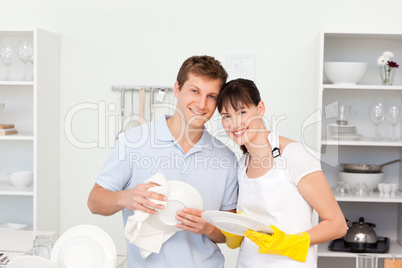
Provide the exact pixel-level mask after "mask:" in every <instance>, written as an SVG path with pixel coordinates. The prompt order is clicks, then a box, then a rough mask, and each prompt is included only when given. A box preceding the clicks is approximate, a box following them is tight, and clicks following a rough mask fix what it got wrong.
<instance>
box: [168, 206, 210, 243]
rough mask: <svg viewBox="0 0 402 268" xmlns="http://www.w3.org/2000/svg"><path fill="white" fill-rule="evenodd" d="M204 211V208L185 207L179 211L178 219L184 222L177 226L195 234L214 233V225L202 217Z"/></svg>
mask: <svg viewBox="0 0 402 268" xmlns="http://www.w3.org/2000/svg"><path fill="white" fill-rule="evenodd" d="M202 212H204V210H199V209H194V208H184V209H183V210H179V211H177V216H176V219H177V220H178V221H179V222H181V223H182V224H180V223H178V224H176V226H177V227H179V228H181V229H183V230H187V231H190V232H193V233H195V234H205V235H207V236H208V234H211V233H212V231H213V229H214V226H213V225H211V224H209V223H208V222H207V221H205V220H204V219H203V218H201V213H202Z"/></svg>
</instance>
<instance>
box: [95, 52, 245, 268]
mask: <svg viewBox="0 0 402 268" xmlns="http://www.w3.org/2000/svg"><path fill="white" fill-rule="evenodd" d="M226 79H227V73H226V71H225V70H224V68H223V67H222V66H221V64H220V62H219V61H217V60H215V59H214V58H213V57H210V56H193V57H190V58H188V59H187V60H186V61H185V62H184V63H183V65H182V66H181V68H180V70H179V73H178V75H177V81H176V82H175V85H174V95H175V97H176V98H177V104H176V110H175V113H174V115H173V116H171V117H169V116H166V117H163V118H162V119H160V120H158V121H156V122H151V123H148V124H143V125H141V126H139V127H136V128H133V129H130V130H128V131H127V132H126V133H125V134H123V135H122V136H121V137H120V138H119V140H118V142H117V144H116V148H115V149H114V151H113V153H112V155H111V156H110V158H109V159H108V160H107V162H106V163H105V165H104V167H103V170H102V172H101V174H100V175H99V176H98V178H97V180H96V183H95V185H94V187H93V189H92V191H91V193H90V195H89V199H88V207H89V208H90V210H91V212H92V213H95V214H101V215H112V214H114V213H116V212H118V211H120V210H122V211H123V220H124V225H126V223H127V218H128V217H129V216H131V215H133V210H142V211H144V212H147V213H151V214H157V211H156V209H163V206H162V205H160V204H155V203H154V202H152V201H151V200H150V199H156V200H161V201H165V200H166V197H165V196H163V195H159V194H156V193H153V192H151V191H148V189H149V188H151V187H154V186H157V185H156V184H154V183H143V182H144V181H145V180H147V179H149V178H150V177H151V176H152V175H153V174H155V173H157V172H161V173H163V174H164V176H165V177H166V179H167V180H180V181H183V182H186V183H189V184H190V185H192V186H193V187H195V188H196V189H197V190H198V191H199V193H200V194H201V196H202V199H203V203H204V210H223V211H231V212H234V211H235V209H236V203H237V189H238V185H237V173H236V172H237V171H236V157H235V155H234V154H233V153H232V152H231V151H230V150H229V149H228V148H226V146H224V145H223V144H222V143H220V142H219V141H218V140H216V139H215V138H214V137H212V136H211V135H210V134H209V133H208V132H207V131H206V130H205V128H204V124H205V122H207V121H208V120H209V119H210V118H211V117H212V115H213V114H214V111H215V109H216V99H217V96H218V94H219V91H220V89H221V87H222V86H223V84H225V82H226ZM166 160H168V163H167V164H166ZM145 162H146V163H147V165H146V167H145V164H144V163H145ZM162 162H163V163H164V164H161V163H162ZM141 163H142V164H141ZM149 163H159V164H155V165H153V166H150V165H149ZM202 212H203V210H197V209H193V208H185V209H183V211H178V212H177V217H176V218H177V219H178V221H180V222H181V223H182V224H177V226H178V227H179V228H181V229H183V231H179V232H176V233H175V234H174V235H173V236H172V237H171V238H170V239H168V240H167V241H166V242H165V243H164V244H163V246H162V248H161V251H160V253H159V254H155V253H154V254H151V255H150V256H148V257H147V258H146V259H143V258H141V256H140V252H139V249H138V248H137V247H136V246H134V245H132V244H130V243H128V242H127V248H128V255H129V260H128V267H129V268H131V267H157V268H160V267H178V268H180V267H183V268H193V267H202V268H205V267H213V268H216V267H223V266H224V258H223V255H222V254H221V252H220V250H219V248H218V247H217V245H216V243H221V242H224V241H225V238H224V236H223V235H222V233H221V232H220V230H219V229H217V228H216V227H215V226H213V225H211V224H209V223H207V222H206V221H205V220H203V219H202V218H201V213H202Z"/></svg>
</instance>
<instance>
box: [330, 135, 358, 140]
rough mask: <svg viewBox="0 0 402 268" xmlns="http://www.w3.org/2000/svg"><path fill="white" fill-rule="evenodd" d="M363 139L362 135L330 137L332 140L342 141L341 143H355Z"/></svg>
mask: <svg viewBox="0 0 402 268" xmlns="http://www.w3.org/2000/svg"><path fill="white" fill-rule="evenodd" d="M362 137H363V135H361V134H335V135H329V138H330V139H334V140H340V141H355V140H359V139H361V138H362Z"/></svg>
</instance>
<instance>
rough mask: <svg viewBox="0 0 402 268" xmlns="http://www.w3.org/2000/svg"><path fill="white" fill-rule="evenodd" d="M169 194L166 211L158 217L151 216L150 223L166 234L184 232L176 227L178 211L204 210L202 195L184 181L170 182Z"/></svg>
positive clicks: (163, 210)
mask: <svg viewBox="0 0 402 268" xmlns="http://www.w3.org/2000/svg"><path fill="white" fill-rule="evenodd" d="M168 186H169V193H168V196H167V203H166V206H165V208H164V209H161V210H159V211H158V214H157V215H150V216H149V218H148V221H149V222H150V223H151V224H152V225H153V226H154V227H157V228H158V229H160V230H163V231H166V232H170V231H172V232H175V231H182V230H183V229H180V228H178V227H176V224H177V223H179V221H178V220H176V215H177V211H178V210H182V209H183V208H186V207H187V208H195V209H202V208H203V201H202V197H201V195H200V193H199V192H198V191H197V189H195V188H194V187H193V186H191V185H190V184H188V183H185V182H182V181H168Z"/></svg>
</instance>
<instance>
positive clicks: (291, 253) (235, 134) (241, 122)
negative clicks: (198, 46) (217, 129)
mask: <svg viewBox="0 0 402 268" xmlns="http://www.w3.org/2000/svg"><path fill="white" fill-rule="evenodd" d="M217 107H218V110H219V112H220V114H221V116H222V124H223V127H224V129H225V131H226V133H227V135H228V136H229V137H230V138H231V139H232V140H233V141H234V142H236V143H237V144H238V145H240V146H241V149H242V151H243V153H244V155H243V156H242V157H241V159H240V160H239V170H238V176H239V178H238V179H239V198H238V204H237V211H238V212H240V211H241V212H242V213H244V214H246V215H247V216H249V217H251V218H255V219H257V220H259V221H262V222H265V223H267V224H269V225H270V227H271V228H272V230H273V234H272V235H268V234H263V233H258V232H255V231H252V230H248V231H247V232H245V233H244V236H245V237H247V238H246V239H242V238H243V237H238V236H235V235H231V234H228V233H225V235H226V236H227V237H226V242H227V244H228V246H229V247H231V248H235V247H238V246H239V245H240V243H241V241H242V240H243V241H242V244H241V249H240V253H239V257H238V263H237V267H278V268H288V267H313V266H314V265H315V263H316V254H315V251H314V249H313V248H312V246H313V245H315V244H319V243H323V242H326V241H330V240H333V239H336V238H339V237H342V236H343V235H345V233H346V228H347V227H346V222H345V218H344V216H343V214H342V211H341V209H340V208H339V206H338V203H337V202H336V200H335V198H334V196H333V194H332V192H331V189H330V187H329V185H328V183H327V180H326V178H325V176H324V174H323V173H322V171H321V167H320V161H319V160H318V159H316V158H315V157H314V156H312V155H311V154H309V153H308V152H307V151H306V150H305V149H304V147H303V146H302V145H301V144H298V143H296V142H294V141H292V140H290V139H287V138H285V137H282V136H278V134H277V133H276V131H275V130H271V131H269V130H268V129H267V128H266V127H265V125H264V123H263V116H264V113H265V106H264V103H263V102H262V101H261V97H260V93H259V91H258V89H257V87H256V85H255V84H254V82H252V81H250V80H246V79H236V80H232V81H230V82H228V83H226V84H225V85H224V87H223V88H222V89H221V91H220V93H219V96H218V100H217ZM313 209H315V210H316V211H317V213H318V215H319V216H320V218H321V222H320V223H319V224H317V225H316V226H314V227H313V226H312V212H313Z"/></svg>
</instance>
